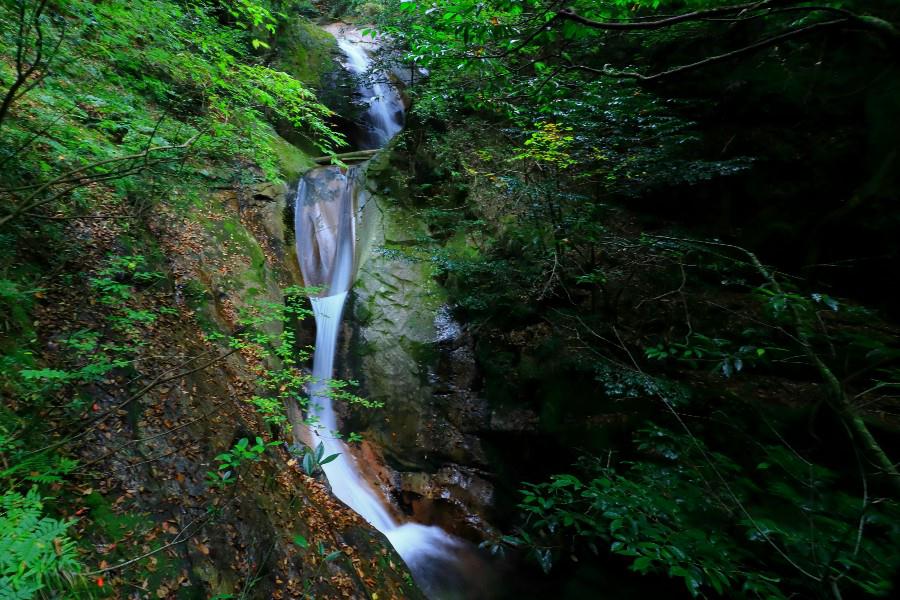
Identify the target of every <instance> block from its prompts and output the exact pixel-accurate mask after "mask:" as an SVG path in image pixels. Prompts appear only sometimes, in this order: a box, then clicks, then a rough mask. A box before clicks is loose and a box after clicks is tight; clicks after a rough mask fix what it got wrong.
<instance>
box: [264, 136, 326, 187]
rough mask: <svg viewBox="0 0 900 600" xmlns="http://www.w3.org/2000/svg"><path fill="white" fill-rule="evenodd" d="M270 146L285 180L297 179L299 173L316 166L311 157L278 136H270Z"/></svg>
mask: <svg viewBox="0 0 900 600" xmlns="http://www.w3.org/2000/svg"><path fill="white" fill-rule="evenodd" d="M270 146H271V149H272V153H273V154H275V156H276V157H277V158H278V165H279V167H280V169H281V173H282V174H283V175H284V176H285V178H286V179H289V180H290V179H293V178H295V177H298V176H299V175H300V174H301V173H304V172H306V171H308V170H309V169H311V168H313V167H314V166H316V163H314V162H313V159H312V157H311V156H309V155H308V154H306V153H305V152H303V151H302V150H300V148H298V147H297V146H295V145H293V144H291V143H290V142H288V141H287V140H285V139H284V138H283V137H281V136H280V135H274V136H272V140H271V142H270Z"/></svg>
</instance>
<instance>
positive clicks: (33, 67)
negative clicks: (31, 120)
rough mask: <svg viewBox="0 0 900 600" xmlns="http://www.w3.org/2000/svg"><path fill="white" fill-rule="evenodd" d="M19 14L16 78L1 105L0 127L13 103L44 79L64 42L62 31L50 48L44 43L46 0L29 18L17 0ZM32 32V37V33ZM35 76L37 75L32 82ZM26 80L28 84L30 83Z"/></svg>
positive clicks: (23, 5) (45, 41)
mask: <svg viewBox="0 0 900 600" xmlns="http://www.w3.org/2000/svg"><path fill="white" fill-rule="evenodd" d="M18 4H19V11H18V32H17V34H16V64H15V70H16V75H15V78H14V79H13V81H12V84H10V86H9V88H8V89H7V90H6V93H5V94H4V96H3V101H2V102H0V127H3V122H4V120H5V119H6V117H7V115H8V113H9V109H10V108H11V107H12V105H13V102H15V101H16V100H18V99H19V98H21V97H22V96H23V95H24V94H26V93H28V91H29V90H31V89H33V88H34V87H35V86H36V85H38V84H39V83H40V82H41V81H43V79H44V78H45V77H46V76H47V67H48V66H49V65H50V63H51V62H52V61H53V59H54V58H55V57H56V54H57V53H58V52H59V48H60V46H61V45H62V43H63V40H64V39H65V31H62V32H60V34H59V38H58V39H57V40H56V42H55V44H54V45H53V46H52V47H48V42H47V40H45V39H44V29H43V27H42V26H41V19H42V17H43V15H44V9H45V8H46V7H47V0H40V2H38V5H37V6H36V7H35V9H34V12H32V13H31V15H29V14H28V11H27V10H26V8H25V5H26V2H25V0H19V2H18ZM32 31H33V34H32ZM32 35H33V37H34V48H33V53H34V56H33V57H31V58H30V60H29V56H28V55H29V54H31V52H32V50H31V49H30V48H29V46H30V44H29V40H30V38H31V37H32ZM35 73H37V74H38V76H37V77H36V78H34V79H32V76H33V75H34V74H35ZM29 80H31V81H30V83H29Z"/></svg>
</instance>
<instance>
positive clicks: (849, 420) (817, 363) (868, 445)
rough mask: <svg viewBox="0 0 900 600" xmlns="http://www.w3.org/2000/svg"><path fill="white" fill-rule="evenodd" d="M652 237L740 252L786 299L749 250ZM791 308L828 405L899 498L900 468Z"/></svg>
mask: <svg viewBox="0 0 900 600" xmlns="http://www.w3.org/2000/svg"><path fill="white" fill-rule="evenodd" d="M652 237H654V238H658V239H663V240H672V241H677V242H689V243H693V244H703V245H709V246H718V247H722V248H730V249H733V250H736V251H738V252H741V253H742V254H744V255H745V256H746V257H747V259H748V260H749V262H750V264H751V265H752V266H753V269H754V270H756V272H757V273H758V274H759V275H760V276H761V277H762V278H763V279H764V280H765V281H766V283H768V284H769V285H770V286H771V287H772V290H773V291H774V292H775V293H776V294H780V295H785V292H784V288H782V287H781V284H780V283H779V282H778V279H777V278H776V277H775V276H774V275H773V274H772V272H771V271H769V269H767V268H766V267H765V265H763V264H762V262H760V260H759V258H758V257H757V256H756V254H754V253H753V252H751V251H750V250H747V249H746V248H743V247H741V246H736V245H733V244H725V243H722V242H712V241H706V240H691V239H684V238H677V237H669V236H664V235H654V236H652ZM788 307H789V310H790V313H791V319H792V321H793V329H794V330H795V334H794V336H793V337H794V339H795V340H796V341H797V342H798V343H799V344H800V347H801V349H802V350H803V353H804V355H805V356H806V358H807V360H809V362H810V363H811V364H812V366H813V367H814V368H815V369H816V371H818V372H819V375H820V376H821V377H822V379H823V380H824V383H825V388H826V397H827V399H828V405H829V406H830V407H831V409H832V410H833V411H834V412H835V413H836V414H837V415H838V417H839V418H840V419H841V421H842V422H843V423H845V424H846V426H847V428H848V429H849V430H850V431H851V432H852V433H853V437H854V438H855V439H856V441H857V442H858V443H859V444H860V445H862V447H863V450H864V451H865V452H866V454H867V455H868V456H869V459H870V460H871V461H872V462H873V463H874V464H875V465H876V466H877V467H878V468H879V469H880V471H881V472H882V474H883V475H884V476H885V477H886V478H887V481H888V483H889V484H890V485H891V487H892V488H893V489H894V490H895V492H896V493H898V494H900V471H898V470H897V465H895V464H894V463H893V461H891V459H890V457H888V455H887V453H886V452H885V451H884V448H882V447H881V444H879V443H878V440H876V439H875V436H874V435H872V432H871V431H869V426H868V425H867V424H866V422H865V420H864V419H863V418H862V416H861V415H860V414H859V411H857V410H856V408H855V407H854V406H853V401H852V398H851V397H850V396H849V395H848V394H847V391H846V389H845V388H844V386H843V384H842V383H841V381H840V380H839V379H838V378H837V376H836V375H835V374H834V371H832V370H831V368H830V367H829V366H828V365H827V364H825V361H823V360H822V358H821V357H820V356H819V354H818V353H817V352H816V350H815V348H814V346H813V342H812V339H811V338H810V335H809V334H808V333H807V332H806V331H804V328H803V327H802V326H801V321H802V319H801V316H800V313H799V311H798V310H797V307H796V305H795V304H794V303H792V302H788Z"/></svg>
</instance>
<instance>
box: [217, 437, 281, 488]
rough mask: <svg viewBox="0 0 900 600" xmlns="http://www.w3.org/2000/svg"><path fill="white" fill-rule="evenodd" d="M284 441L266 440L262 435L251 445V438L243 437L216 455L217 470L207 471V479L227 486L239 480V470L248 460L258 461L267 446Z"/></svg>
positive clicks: (278, 444)
mask: <svg viewBox="0 0 900 600" xmlns="http://www.w3.org/2000/svg"><path fill="white" fill-rule="evenodd" d="M282 443H283V442H280V441H275V442H266V441H264V440H263V439H262V438H261V437H257V438H256V440H255V443H253V444H252V445H251V443H250V440H249V439H247V438H241V439H240V440H238V441H237V442H236V443H235V444H234V446H232V448H231V450H229V451H227V452H223V453H222V454H219V455H217V456H216V458H215V460H216V461H217V462H218V463H219V464H218V466H217V467H216V470H215V471H207V473H206V480H207V483H209V485H210V486H212V487H220V488H221V487H225V486H227V485H230V484H232V483H234V482H235V481H237V470H238V469H239V468H240V466H241V465H242V464H244V463H245V462H247V461H251V462H257V461H259V459H260V458H262V455H263V454H264V453H265V451H266V449H267V448H271V447H272V446H280V445H281V444H282Z"/></svg>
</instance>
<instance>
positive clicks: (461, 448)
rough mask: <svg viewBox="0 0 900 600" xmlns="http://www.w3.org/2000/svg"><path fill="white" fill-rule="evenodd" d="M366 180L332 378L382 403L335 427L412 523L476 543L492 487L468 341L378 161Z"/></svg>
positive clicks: (346, 413)
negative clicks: (362, 442) (352, 436)
mask: <svg viewBox="0 0 900 600" xmlns="http://www.w3.org/2000/svg"><path fill="white" fill-rule="evenodd" d="M376 160H377V159H376ZM368 177H369V179H368V180H367V188H368V190H369V192H370V193H371V196H370V198H369V199H368V200H367V204H366V206H365V208H364V209H363V218H362V219H361V221H360V223H359V225H358V229H357V233H358V239H357V247H358V248H359V256H358V258H357V263H358V265H359V267H358V274H357V279H356V283H355V285H354V288H353V290H352V292H351V296H350V300H349V304H348V306H347V309H346V313H345V314H346V315H347V318H345V319H344V323H343V327H344V331H343V332H342V335H341V340H342V342H341V347H340V348H339V356H338V361H337V364H338V369H337V372H336V377H340V378H343V379H351V380H356V381H359V383H360V389H358V390H356V391H357V393H358V394H359V395H361V396H363V397H365V398H367V399H369V400H374V401H378V402H381V403H383V404H384V407H383V408H381V409H377V410H363V409H355V408H354V409H352V410H348V409H347V408H346V406H345V405H340V406H339V407H338V412H339V415H340V417H341V420H342V422H343V424H344V427H343V429H344V430H345V431H362V432H364V434H365V437H366V438H367V439H368V440H370V441H371V442H372V443H371V444H369V445H367V447H369V448H372V447H377V448H379V449H380V452H377V453H376V454H377V456H375V455H373V456H370V457H368V458H366V457H363V458H362V460H363V462H369V463H374V464H375V466H374V467H370V469H371V470H372V471H377V475H376V479H378V480H380V481H381V483H382V485H384V486H385V487H386V488H387V489H386V491H387V492H388V493H390V494H392V495H393V496H394V497H395V499H397V501H398V504H399V506H400V508H401V509H402V510H404V511H406V512H407V513H409V514H410V515H411V516H412V517H413V518H414V520H416V521H419V522H422V523H427V524H436V525H439V526H441V527H443V528H445V529H446V530H448V531H450V532H452V533H455V534H457V535H459V536H461V537H464V538H468V539H471V540H478V539H482V538H483V537H484V536H485V535H486V534H487V533H488V532H489V531H490V526H489V525H488V523H487V522H486V520H485V518H486V515H487V514H488V513H489V510H490V507H491V504H492V501H493V488H492V485H491V484H490V483H489V480H488V479H489V474H488V473H487V472H486V471H484V469H486V468H487V463H488V459H487V456H486V453H485V450H484V448H483V447H482V443H481V441H480V439H479V433H481V432H483V431H485V430H486V429H488V428H489V427H490V423H491V414H490V410H489V409H488V406H487V404H486V402H485V401H484V399H483V398H482V397H481V396H480V395H479V394H478V391H477V388H478V369H477V367H476V361H475V352H474V342H473V340H472V337H471V336H470V335H469V334H468V333H467V331H466V330H465V328H464V326H463V325H462V324H461V323H459V322H457V321H456V320H455V319H454V318H453V316H452V313H451V310H450V307H449V306H447V304H446V297H445V294H444V292H443V290H442V289H441V288H440V287H439V286H438V285H437V284H436V283H435V281H434V279H433V276H432V275H433V273H432V267H431V265H430V263H429V262H428V261H427V260H423V259H421V258H420V256H421V255H422V254H423V253H422V252H419V248H418V245H419V244H420V243H421V239H422V238H423V234H424V233H426V231H425V228H424V224H423V223H421V221H419V220H418V219H416V218H415V217H414V216H412V215H411V214H409V213H408V212H406V211H404V210H402V208H401V207H400V206H399V203H397V202H396V201H395V200H392V199H391V198H390V197H389V196H387V195H385V194H384V192H385V191H386V190H395V189H396V186H395V183H394V182H392V181H390V180H389V177H390V174H389V172H388V171H387V170H386V169H384V166H383V165H379V164H377V163H376V164H375V165H373V167H372V168H370V169H369V171H368ZM422 250H424V247H423V248H422Z"/></svg>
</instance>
